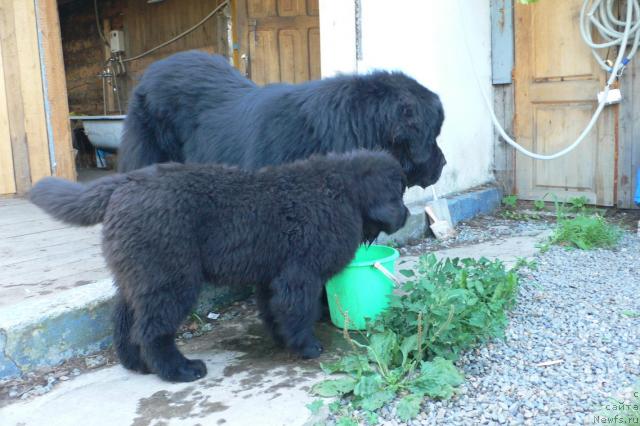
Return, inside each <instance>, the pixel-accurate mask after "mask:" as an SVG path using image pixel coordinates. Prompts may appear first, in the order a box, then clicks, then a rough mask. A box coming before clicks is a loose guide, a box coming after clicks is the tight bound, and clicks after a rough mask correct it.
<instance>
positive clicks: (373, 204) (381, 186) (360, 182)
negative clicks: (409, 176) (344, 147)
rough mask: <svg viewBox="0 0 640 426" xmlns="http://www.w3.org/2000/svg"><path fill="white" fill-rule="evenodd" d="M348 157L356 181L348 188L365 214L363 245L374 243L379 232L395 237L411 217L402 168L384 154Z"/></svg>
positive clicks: (365, 153) (363, 152) (352, 154)
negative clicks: (406, 201) (405, 203)
mask: <svg viewBox="0 0 640 426" xmlns="http://www.w3.org/2000/svg"><path fill="white" fill-rule="evenodd" d="M349 156H350V160H351V162H350V164H349V165H348V167H349V171H350V172H351V176H352V177H353V179H352V181H351V182H350V183H348V184H349V185H350V189H351V190H352V191H353V196H354V198H355V199H356V200H357V203H358V205H359V207H360V210H361V213H362V228H363V241H367V242H372V241H373V240H375V239H376V238H377V237H378V235H379V234H380V232H386V233H387V234H393V233H394V232H396V231H397V230H399V229H400V228H402V227H403V226H404V224H405V223H406V221H407V218H408V217H409V209H407V207H406V206H405V205H404V201H403V199H402V196H403V194H404V191H405V188H406V186H407V181H406V178H405V175H404V172H403V171H402V168H401V167H400V164H399V163H398V161H396V160H395V159H394V158H393V157H392V156H391V155H389V154H388V153H385V152H372V151H354V152H352V153H351V154H349Z"/></svg>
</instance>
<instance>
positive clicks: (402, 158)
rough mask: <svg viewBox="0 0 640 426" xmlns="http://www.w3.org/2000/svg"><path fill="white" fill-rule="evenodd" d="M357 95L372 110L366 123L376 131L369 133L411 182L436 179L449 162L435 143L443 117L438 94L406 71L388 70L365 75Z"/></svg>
mask: <svg viewBox="0 0 640 426" xmlns="http://www.w3.org/2000/svg"><path fill="white" fill-rule="evenodd" d="M358 95H359V96H358V98H360V99H359V100H360V101H361V103H360V105H362V106H363V107H364V108H365V109H368V111H369V113H368V114H366V115H367V116H368V117H366V120H368V122H367V123H366V125H367V126H370V128H371V129H372V130H371V131H375V134H370V136H371V137H372V139H373V140H376V141H377V143H376V145H379V146H378V148H380V149H383V150H385V151H388V152H390V153H391V154H393V156H394V157H395V158H396V159H397V160H398V161H399V162H400V164H401V166H402V169H403V170H404V173H405V175H406V176H407V184H408V186H413V185H419V186H421V187H423V188H426V187H427V186H430V185H433V184H434V183H436V182H437V181H438V179H439V178H440V174H441V173H442V168H443V167H444V165H445V164H446V163H447V162H446V160H445V158H444V154H443V153H442V151H441V150H440V147H439V146H438V144H437V143H436V138H437V137H438V136H439V135H440V130H441V128H442V123H443V121H444V110H443V108H442V103H441V102H440V98H439V97H438V95H436V94H435V93H433V92H432V91H430V90H429V89H427V88H426V87H424V86H422V85H421V84H419V83H418V82H417V81H415V80H414V79H412V78H410V77H408V76H407V75H405V74H403V73H400V72H394V73H389V72H386V71H376V72H373V73H372V74H369V75H367V76H362V77H361V80H360V83H359V87H358ZM373 129H375V130H373ZM370 148H374V147H370Z"/></svg>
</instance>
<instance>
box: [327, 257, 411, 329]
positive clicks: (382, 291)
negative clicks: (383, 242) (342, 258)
mask: <svg viewBox="0 0 640 426" xmlns="http://www.w3.org/2000/svg"><path fill="white" fill-rule="evenodd" d="M399 255H400V254H399V253H398V250H396V249H394V248H393V247H387V246H379V245H371V246H368V247H367V246H364V245H363V246H360V248H359V249H358V250H357V251H356V255H355V257H354V259H353V260H352V261H351V263H350V264H349V265H347V267H346V268H345V269H343V270H342V272H340V273H339V274H338V275H336V276H334V277H333V278H331V279H330V280H329V281H328V282H327V298H328V302H329V313H330V314H331V322H332V323H333V324H334V325H335V326H336V327H340V328H344V323H345V313H346V314H348V316H349V323H348V325H347V328H348V329H350V330H363V329H364V328H365V323H366V320H367V319H368V318H369V319H373V318H375V317H376V316H378V314H380V313H381V312H383V311H384V310H385V309H386V308H387V306H388V304H389V296H390V295H391V293H392V292H393V286H394V283H393V281H392V279H391V278H390V277H391V276H392V275H393V273H394V264H395V261H396V259H397V258H398V256H399ZM380 265H381V266H382V268H384V269H386V273H385V272H383V271H381V270H380V269H379V268H380Z"/></svg>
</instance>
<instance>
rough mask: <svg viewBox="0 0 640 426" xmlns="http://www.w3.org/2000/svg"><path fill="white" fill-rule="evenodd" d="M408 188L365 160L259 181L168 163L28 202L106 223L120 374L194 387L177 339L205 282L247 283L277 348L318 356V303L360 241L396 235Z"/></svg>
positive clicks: (198, 373) (399, 175) (194, 374)
mask: <svg viewBox="0 0 640 426" xmlns="http://www.w3.org/2000/svg"><path fill="white" fill-rule="evenodd" d="M405 185H406V182H405V177H404V173H403V172H402V168H401V167H400V165H399V164H398V162H397V161H396V160H395V159H394V158H393V157H391V156H390V155H389V154H387V153H381V152H378V153H375V152H369V151H361V152H354V153H350V154H342V155H329V156H326V157H322V156H314V157H312V158H310V159H308V160H305V161H298V162H294V163H291V164H287V165H282V166H278V167H267V168H264V169H262V170H259V171H257V172H249V171H242V170H240V169H238V168H232V167H226V166H220V165H194V164H191V165H183V164H165V165H156V166H151V167H147V168H144V169H141V170H137V171H134V172H130V173H128V174H120V175H115V176H112V177H105V178H102V179H99V180H96V181H94V182H92V183H90V184H88V185H81V184H77V183H72V182H69V181H65V180H62V179H58V178H45V179H43V180H41V181H40V182H38V183H37V184H36V185H35V186H34V188H33V189H32V190H31V193H30V198H31V201H32V202H33V203H35V204H36V205H38V206H39V207H41V208H42V209H44V210H45V211H46V212H48V213H49V214H51V215H52V216H53V217H55V218H57V219H59V220H62V221H64V222H67V223H71V224H75V225H83V226H87V225H93V224H96V223H100V222H102V223H104V226H103V242H102V245H103V253H104V255H105V257H106V259H107V264H108V265H109V267H110V269H111V271H112V273H113V276H114V279H115V282H116V283H117V286H118V295H117V304H116V309H115V313H114V322H115V324H114V330H115V332H114V343H115V346H116V349H117V352H118V355H119V358H120V361H121V362H122V364H123V365H124V366H125V367H127V368H129V369H132V370H137V371H140V372H153V373H156V374H158V375H159V376H160V377H161V378H163V379H165V380H169V381H191V380H196V379H198V378H200V377H203V376H204V375H205V374H206V367H205V365H204V363H203V362H202V361H200V360H189V359H187V358H185V357H184V356H183V355H182V354H181V353H180V352H179V351H178V349H177V347H176V346H175V343H174V336H175V333H176V330H177V329H178V326H179V325H180V323H181V322H182V320H184V318H185V317H186V316H187V314H188V313H189V312H190V310H191V309H192V307H193V306H194V304H195V302H196V299H197V297H198V294H199V292H200V289H201V287H202V285H203V283H204V282H205V281H209V282H212V283H214V284H216V283H217V284H223V285H228V284H233V285H252V284H255V285H256V287H257V291H256V293H257V299H258V307H259V309H260V313H261V316H262V319H263V321H264V323H265V324H266V326H267V327H268V328H269V330H270V332H271V333H272V335H273V337H274V338H275V339H276V341H278V342H279V343H282V344H284V345H285V346H286V347H288V348H289V349H290V350H292V351H293V352H295V353H298V354H300V355H301V356H303V357H306V358H313V357H317V356H318V355H320V353H321V351H322V346H321V345H320V343H319V342H318V340H317V339H316V337H315V336H314V334H313V324H314V322H315V319H316V317H317V311H318V304H319V299H320V298H319V295H320V292H321V290H322V288H323V286H324V284H325V282H326V281H327V279H329V278H330V277H331V276H333V275H335V274H336V273H338V272H339V271H340V270H342V269H343V268H344V267H345V266H346V265H347V264H348V263H349V262H350V261H351V259H352V258H353V256H354V253H355V251H356V249H357V247H358V245H359V244H360V243H361V242H362V241H365V240H371V239H373V238H375V237H376V236H377V234H378V233H379V232H381V231H384V232H387V233H393V232H395V231H396V230H398V229H399V228H401V227H402V226H403V225H404V223H405V221H406V219H407V216H408V210H407V208H406V207H405V205H404V204H403V201H402V195H403V192H404V188H405Z"/></svg>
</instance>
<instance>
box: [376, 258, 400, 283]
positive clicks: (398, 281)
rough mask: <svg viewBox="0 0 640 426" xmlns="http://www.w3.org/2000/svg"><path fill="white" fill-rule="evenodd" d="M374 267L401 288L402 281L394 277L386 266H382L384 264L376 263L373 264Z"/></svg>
mask: <svg viewBox="0 0 640 426" xmlns="http://www.w3.org/2000/svg"><path fill="white" fill-rule="evenodd" d="M373 267H374V268H376V269H377V270H378V271H380V272H382V273H383V274H384V276H385V277H387V278H389V279H390V280H391V281H393V282H394V283H395V285H396V286H400V284H401V283H400V280H399V279H398V278H397V277H396V276H395V275H393V274H392V273H391V272H389V270H388V269H387V268H385V267H384V266H382V263H380V262H375V263H374V264H373Z"/></svg>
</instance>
